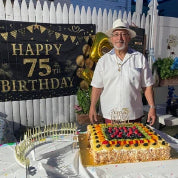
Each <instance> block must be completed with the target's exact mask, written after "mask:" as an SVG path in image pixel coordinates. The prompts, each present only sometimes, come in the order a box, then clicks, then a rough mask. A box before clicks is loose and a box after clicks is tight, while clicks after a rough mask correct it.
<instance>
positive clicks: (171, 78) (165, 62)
mask: <svg viewBox="0 0 178 178" xmlns="http://www.w3.org/2000/svg"><path fill="white" fill-rule="evenodd" d="M177 61H178V60H177V58H175V59H172V58H170V57H168V58H163V59H158V60H157V61H156V62H155V63H154V64H153V70H156V72H157V73H158V76H159V81H160V82H159V85H160V86H166V85H177V84H178V69H177V66H176V65H178V64H177V63H178V62H177Z"/></svg>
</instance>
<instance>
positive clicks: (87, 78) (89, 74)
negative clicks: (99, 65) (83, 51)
mask: <svg viewBox="0 0 178 178" xmlns="http://www.w3.org/2000/svg"><path fill="white" fill-rule="evenodd" d="M92 77H93V71H92V70H91V69H84V70H83V72H82V78H83V79H84V80H85V81H86V82H88V83H89V84H90V83H91V80H92Z"/></svg>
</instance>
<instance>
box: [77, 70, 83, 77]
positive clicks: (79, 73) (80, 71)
mask: <svg viewBox="0 0 178 178" xmlns="http://www.w3.org/2000/svg"><path fill="white" fill-rule="evenodd" d="M83 71H84V68H78V69H77V76H78V77H79V78H82V72H83Z"/></svg>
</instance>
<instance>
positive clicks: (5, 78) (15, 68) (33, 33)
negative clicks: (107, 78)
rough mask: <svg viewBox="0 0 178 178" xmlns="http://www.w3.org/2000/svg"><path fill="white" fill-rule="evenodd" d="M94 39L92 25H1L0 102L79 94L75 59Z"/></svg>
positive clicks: (0, 23) (21, 23) (2, 22)
mask: <svg viewBox="0 0 178 178" xmlns="http://www.w3.org/2000/svg"><path fill="white" fill-rule="evenodd" d="M93 35H95V25H91V24H78V25H77V24H75V25H74V24H45V23H38V24H35V23H29V22H28V23H27V22H14V21H0V101H15V100H16V101H18V100H28V99H40V98H49V97H58V96H66V95H73V94H76V91H77V88H78V85H79V82H80V79H79V78H78V77H77V75H76V71H77V64H76V59H77V57H78V56H79V55H81V54H82V55H83V54H84V53H85V52H84V49H86V45H88V44H89V43H90V39H91V38H92V36H93Z"/></svg>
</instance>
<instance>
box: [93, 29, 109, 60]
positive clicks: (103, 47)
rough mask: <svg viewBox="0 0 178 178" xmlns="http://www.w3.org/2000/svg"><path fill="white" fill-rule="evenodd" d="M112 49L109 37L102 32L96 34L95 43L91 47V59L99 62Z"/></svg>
mask: <svg viewBox="0 0 178 178" xmlns="http://www.w3.org/2000/svg"><path fill="white" fill-rule="evenodd" d="M111 49H112V45H111V43H110V42H109V39H108V36H107V35H105V34H104V33H102V32H98V33H96V36H95V39H94V42H93V44H92V47H91V52H90V59H91V60H92V61H94V62H97V61H98V59H99V58H100V57H101V56H103V55H104V54H105V53H107V52H109V51H110V50H111Z"/></svg>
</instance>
